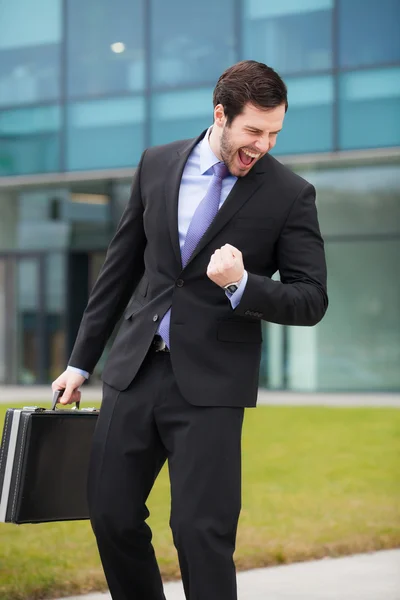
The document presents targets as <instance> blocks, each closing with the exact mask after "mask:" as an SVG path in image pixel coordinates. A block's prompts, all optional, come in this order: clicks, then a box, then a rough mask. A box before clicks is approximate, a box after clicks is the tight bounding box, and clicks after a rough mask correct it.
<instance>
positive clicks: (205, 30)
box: [0, 0, 400, 391]
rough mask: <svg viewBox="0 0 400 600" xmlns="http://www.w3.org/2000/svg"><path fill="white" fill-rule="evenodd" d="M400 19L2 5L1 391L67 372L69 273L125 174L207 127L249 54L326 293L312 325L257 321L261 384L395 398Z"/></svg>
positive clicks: (286, 0) (116, 202)
mask: <svg viewBox="0 0 400 600" xmlns="http://www.w3.org/2000/svg"><path fill="white" fill-rule="evenodd" d="M399 23H400V2H399V0H379V1H378V0H367V1H366V0H301V1H299V0H280V1H279V2H276V0H219V1H218V2H215V1H211V0H203V2H199V3H196V4H194V3H188V2H184V1H183V0H171V1H169V2H165V1H163V0H85V2H79V1H78V0H34V1H32V0H3V2H1V3H0V313H1V312H2V314H0V329H1V330H3V329H4V330H5V331H6V333H7V332H8V333H7V335H5V336H3V338H2V339H3V345H2V342H1V340H0V382H1V381H9V382H12V381H21V382H26V383H29V382H31V381H40V380H42V381H43V380H49V379H50V378H51V377H54V376H55V375H56V374H57V371H58V370H59V369H60V368H62V366H63V364H64V363H65V361H66V360H67V357H68V351H69V346H70V343H69V342H68V340H70V339H71V337H72V334H73V332H74V326H72V325H71V323H72V322H74V323H75V325H76V320H77V315H78V314H79V310H81V306H79V307H77V306H75V305H74V295H73V289H72V288H73V286H74V285H76V283H75V279H74V278H73V279H74V281H72V280H71V276H72V274H76V277H77V278H78V279H79V277H84V278H85V279H84V284H83V285H87V286H90V284H91V283H92V282H93V279H94V277H95V274H96V272H97V271H98V267H99V264H98V263H99V261H100V259H101V257H102V256H103V251H104V249H105V247H106V245H107V240H109V239H110V236H111V234H112V231H113V229H114V228H115V225H116V222H117V221H118V216H119V214H120V213H121V210H122V209H123V206H124V204H125V203H126V201H127V199H128V196H129V183H128V182H127V181H122V180H121V179H120V178H119V177H118V173H119V171H118V169H120V170H121V173H122V172H123V173H124V175H125V176H127V174H128V173H129V174H130V173H131V172H132V170H133V168H134V166H135V165H136V164H137V163H138V160H139V158H140V155H141V152H142V151H143V149H144V148H146V147H147V146H150V145H154V144H163V143H167V142H170V141H172V140H174V139H180V138H188V137H192V136H193V137H194V136H196V135H198V134H199V133H200V132H201V130H203V129H205V128H206V127H208V126H209V125H210V123H211V122H212V90H213V87H214V85H215V83H216V81H217V79H218V77H219V75H220V74H221V72H222V71H223V70H224V69H225V68H226V67H228V66H230V65H231V64H233V63H234V62H237V61H238V60H241V59H255V60H260V61H263V62H266V63H267V64H269V65H271V66H273V67H274V68H275V69H276V70H277V71H278V72H279V73H280V74H281V75H282V76H283V78H284V79H285V81H286V83H287V85H288V90H289V111H288V113H287V116H286V119H285V127H284V130H283V131H282V132H281V133H280V134H279V137H278V143H277V146H276V148H275V149H274V154H275V155H277V157H278V158H280V157H281V160H283V161H284V162H286V163H287V164H288V166H289V167H291V168H292V169H294V170H296V171H297V172H299V173H300V174H301V175H303V176H304V177H305V178H306V179H308V180H309V181H310V182H312V183H313V184H314V185H315V186H316V188H317V205H318V211H319V217H320V223H321V229H322V233H323V235H324V238H325V240H326V253H327V261H328V274H329V279H328V292H329V296H330V307H329V310H328V313H327V315H326V317H325V319H324V320H323V322H322V323H321V324H319V325H318V326H317V327H315V328H285V327H280V326H275V325H271V324H264V347H263V350H264V351H263V359H262V365H261V374H260V383H261V385H263V386H267V387H269V388H272V389H281V388H289V389H293V390H309V391H314V390H371V391H372V390H387V391H390V390H399V389H400V370H399V368H398V365H399V364H400V312H399V310H398V308H399V306H400V283H399V278H398V277H397V276H396V273H398V267H397V261H398V256H399V250H400V118H399V115H400V36H399V35H398V25H399ZM89 171H91V172H92V173H91V174H89V173H88V172H89ZM27 176H28V177H29V176H31V180H32V181H31V183H32V185H26V177H27ZM32 176H35V177H34V178H32ZM92 176H93V177H92ZM121 176H122V175H121ZM91 177H92V180H91ZM33 179H35V181H34V183H35V186H33ZM102 179H104V181H102ZM84 180H86V183H85V181H84ZM52 181H53V183H51V182H52ZM49 182H50V183H49ZM55 182H57V183H55ZM30 252H31V253H32V252H34V253H36V254H35V257H34V258H30V257H29V256H28V254H29V253H30ZM12 253H13V254H12ZM21 253H24V256H23V257H22V254H21ZM27 253H28V254H27ZM71 253H72V254H73V256H72V255H71ZM11 255H12V256H13V257H14V256H20V259H19V262H18V263H14V262H10V261H11V258H10V257H11ZM7 256H8V258H7ZM6 260H7V261H8V262H7V265H6V262H5V261H6ZM12 260H14V258H13V259H12ZM41 265H42V266H41ZM68 265H69V266H68ZM71 265H73V269H72V267H71ZM90 265H92V266H90ZM78 276H79V277H78ZM276 276H277V277H279V274H277V275H276ZM74 277H75V275H74ZM10 282H12V283H11V284H10ZM43 285H45V289H44V290H42V289H41V286H43ZM6 286H8V287H7V289H6ZM11 288H12V290H11V291H10V289H11ZM6 292H7V293H6ZM83 298H84V295H83V296H82V297H81V300H80V302H81V303H82V302H83ZM1 307H3V308H1ZM4 307H8V308H7V310H8V312H10V310H11V309H10V307H14V308H13V309H12V311H11V312H12V313H13V314H12V315H8V313H6V309H5V308H4ZM71 313H72V316H71ZM24 332H25V333H24ZM35 332H36V333H35ZM40 332H41V333H40ZM39 334H40V335H41V336H42V337H40V335H39ZM35 336H36V337H35ZM43 336H44V337H43ZM42 338H43V339H42ZM12 339H16V340H17V341H16V342H13V343H14V346H15V348H14V350H13V353H12V360H11V359H10V353H7V347H6V345H7V343H11V340H12ZM5 340H8V341H7V342H6V341H5ZM38 340H39V341H38ZM40 340H42V341H41V342H40ZM43 340H44V341H43ZM15 344H16V345H15ZM41 349H42V351H41ZM43 353H44V355H45V357H44V359H40V360H39V358H38V357H39V356H42V354H43ZM2 357H3V359H2ZM4 357H6V358H7V357H8V358H7V361H8V362H7V363H6V362H5V361H6V358H4ZM103 358H104V357H103ZM10 361H11V362H10ZM35 361H36V362H35ZM100 367H101V363H100ZM10 373H12V377H11V378H10V377H8V376H7V374H10Z"/></svg>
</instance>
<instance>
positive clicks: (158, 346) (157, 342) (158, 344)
mask: <svg viewBox="0 0 400 600" xmlns="http://www.w3.org/2000/svg"><path fill="white" fill-rule="evenodd" d="M151 347H152V348H153V350H155V352H168V353H169V348H168V346H167V345H166V343H165V342H164V340H163V339H162V337H161V335H158V334H156V335H155V336H154V338H153V341H152V342H151Z"/></svg>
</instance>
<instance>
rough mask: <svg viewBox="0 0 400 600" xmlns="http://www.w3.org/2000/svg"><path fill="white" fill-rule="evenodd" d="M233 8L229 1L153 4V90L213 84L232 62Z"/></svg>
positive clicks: (156, 1)
mask: <svg viewBox="0 0 400 600" xmlns="http://www.w3.org/2000/svg"><path fill="white" fill-rule="evenodd" d="M233 8H234V7H233V1H231V0H218V2H215V1H214V0H203V2H185V1H184V0H172V1H170V2H165V1H164V0H153V1H152V17H151V45H152V52H151V65H152V85H153V87H160V86H161V87H163V86H178V85H185V84H188V83H208V82H212V83H214V82H216V81H217V79H218V77H219V76H220V75H221V73H222V72H223V71H224V70H225V69H226V68H227V67H229V66H230V65H231V64H233V63H235V62H236V60H235V54H234V10H233Z"/></svg>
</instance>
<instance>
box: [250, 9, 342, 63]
mask: <svg viewBox="0 0 400 600" xmlns="http://www.w3.org/2000/svg"><path fill="white" fill-rule="evenodd" d="M332 6H333V0H302V2H299V1H298V0H280V1H279V2H276V0H245V5H244V21H245V25H244V52H245V57H246V58H252V59H254V60H259V61H261V62H265V63H267V64H268V65H271V66H272V67H273V68H274V69H276V70H277V71H278V72H281V73H297V72H304V71H305V72H307V71H316V70H321V69H329V68H330V67H331V62H332Z"/></svg>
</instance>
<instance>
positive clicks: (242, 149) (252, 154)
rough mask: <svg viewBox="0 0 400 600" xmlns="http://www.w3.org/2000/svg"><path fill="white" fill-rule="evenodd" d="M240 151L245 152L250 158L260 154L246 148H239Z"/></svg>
mask: <svg viewBox="0 0 400 600" xmlns="http://www.w3.org/2000/svg"><path fill="white" fill-rule="evenodd" d="M241 151H242V152H243V153H244V154H247V156H251V158H258V157H259V156H260V155H259V154H254V152H249V151H248V150H244V148H241Z"/></svg>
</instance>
